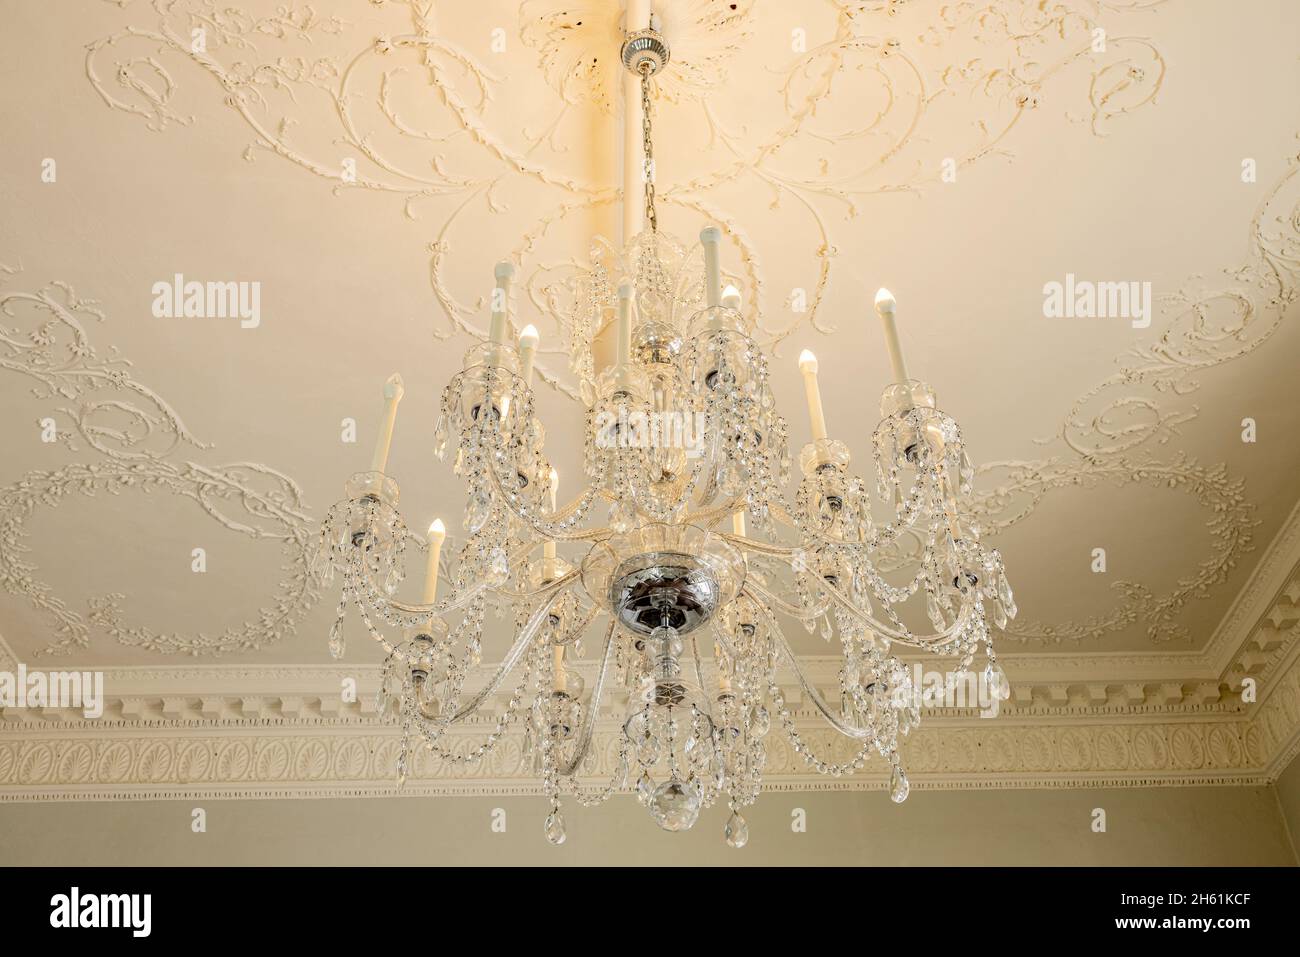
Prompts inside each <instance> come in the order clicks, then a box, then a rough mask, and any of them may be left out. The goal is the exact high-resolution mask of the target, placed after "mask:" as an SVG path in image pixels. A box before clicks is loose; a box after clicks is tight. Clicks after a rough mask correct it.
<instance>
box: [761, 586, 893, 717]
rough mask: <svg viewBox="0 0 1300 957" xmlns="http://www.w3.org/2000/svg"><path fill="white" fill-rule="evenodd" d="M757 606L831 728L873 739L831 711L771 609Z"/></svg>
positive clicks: (778, 645) (809, 695)
mask: <svg viewBox="0 0 1300 957" xmlns="http://www.w3.org/2000/svg"><path fill="white" fill-rule="evenodd" d="M748 589H749V585H746V586H745V590H746V591H748ZM751 597H753V596H751ZM755 604H757V605H758V607H759V608H760V609H761V610H762V614H763V616H764V617H765V618H766V619H767V627H768V629H769V630H770V631H771V633H772V635H773V637H774V639H775V641H776V645H777V648H779V649H780V651H781V654H782V655H783V656H784V657H785V660H786V661H787V662H789V664H790V670H791V671H793V672H794V676H795V680H796V681H798V682H799V687H800V688H802V689H803V692H804V694H806V695H807V696H808V698H809V700H810V701H812V703H813V707H815V708H816V709H817V710H818V711H820V712H821V714H822V717H824V718H825V719H826V720H827V722H828V723H829V724H830V726H831V727H833V728H834V729H835V730H836V731H838V732H839V733H840V734H842V735H844V736H845V737H849V738H854V739H856V740H858V741H865V740H867V739H868V738H869V737H871V732H870V730H868V729H863V728H854V727H852V726H850V725H847V724H845V723H844V722H842V721H841V720H840V719H839V718H838V717H837V716H836V715H835V713H834V712H832V711H831V709H830V706H829V705H827V704H826V701H825V700H824V699H823V698H822V696H821V693H820V692H818V691H817V689H816V688H814V687H813V685H812V684H811V683H810V682H809V681H808V678H807V676H806V675H804V673H803V669H802V668H800V667H799V659H798V658H796V657H795V654H794V652H793V651H792V650H791V649H790V645H789V643H788V642H787V641H786V640H785V634H784V633H783V632H782V630H781V625H780V623H779V622H778V621H777V620H776V617H775V616H774V615H773V614H772V611H771V609H770V608H768V607H766V606H765V605H764V604H763V603H762V602H755ZM773 684H775V682H773Z"/></svg>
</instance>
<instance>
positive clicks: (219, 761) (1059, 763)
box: [0, 658, 1300, 801]
mask: <svg viewBox="0 0 1300 957" xmlns="http://www.w3.org/2000/svg"><path fill="white" fill-rule="evenodd" d="M366 697H367V696H366V695H364V694H363V695H362V700H361V701H360V702H358V703H356V704H352V705H347V706H339V707H338V708H337V709H335V708H331V707H328V706H327V707H325V708H322V706H321V705H322V702H321V700H320V699H319V698H317V699H314V700H313V699H310V698H305V697H302V696H293V695H282V696H280V697H279V698H272V696H269V695H268V696H265V697H263V698H262V699H260V700H258V701H251V700H250V701H249V702H245V703H244V704H242V705H241V710H240V711H239V712H238V713H234V712H233V711H230V712H228V711H226V710H225V704H224V702H223V701H220V700H215V701H214V700H209V701H207V702H202V701H201V702H200V703H199V708H200V712H202V711H203V709H207V713H206V715H204V714H202V713H200V714H199V715H198V716H197V717H195V716H194V715H193V714H191V708H192V703H190V702H185V701H180V700H169V699H162V701H161V703H160V704H149V705H147V706H146V705H145V704H143V701H142V699H138V700H140V701H141V706H140V707H139V708H138V709H137V708H133V707H131V706H130V705H131V701H130V700H129V701H128V707H127V708H126V709H125V711H123V712H120V713H115V714H113V715H111V716H106V718H105V719H103V720H100V721H97V722H89V721H84V720H83V721H65V720H61V719H60V718H59V717H58V716H52V717H51V716H37V717H36V718H35V719H34V720H32V721H27V722H21V723H19V722H12V721H5V722H0V801H68V800H122V799H128V800H129V799H148V798H177V799H196V800H197V799H221V798H239V797H245V798H251V797H262V798H265V797H293V798H309V797H361V796H388V795H394V794H398V793H401V794H410V795H415V796H420V795H452V794H464V795H506V794H534V793H539V791H538V787H537V783H536V780H535V779H534V778H533V777H531V776H530V773H529V771H530V769H529V767H528V764H529V762H528V761H527V760H526V759H525V757H524V755H523V753H522V750H521V745H520V741H519V740H518V736H517V735H516V736H508V737H507V738H506V739H504V740H503V741H501V742H500V743H499V744H498V746H497V748H496V749H494V750H493V751H491V752H489V753H488V754H486V755H484V756H483V757H482V758H480V759H478V760H476V761H473V762H469V763H468V764H454V763H450V762H445V761H443V760H441V759H439V758H437V757H433V756H430V755H429V754H428V753H427V752H425V751H422V750H421V751H418V752H416V760H415V762H414V767H413V771H412V776H411V779H410V780H409V782H408V784H407V785H406V787H405V788H403V789H400V790H399V789H398V787H397V785H396V783H395V781H394V777H393V772H392V768H393V766H394V763H395V761H396V755H397V748H398V735H397V732H396V730H395V729H394V728H392V727H391V726H389V725H387V724H385V723H384V722H382V721H381V720H380V719H379V718H378V717H377V716H376V715H375V713H374V711H373V709H372V708H371V707H368V706H367V704H366V701H365V699H366ZM791 705H792V707H793V708H794V711H795V717H796V722H797V724H798V725H799V727H800V733H801V735H802V736H803V737H804V738H805V740H806V741H808V742H809V744H810V745H811V746H812V747H813V748H814V749H815V750H817V751H818V752H820V753H822V754H828V755H829V756H830V758H831V759H832V760H844V759H846V758H848V757H849V756H850V755H849V754H848V753H847V752H848V750H850V749H851V744H850V742H848V741H847V740H846V739H844V738H843V737H841V736H840V735H838V734H836V733H835V732H833V731H832V730H831V729H829V728H827V727H825V725H822V724H819V723H818V721H817V719H816V717H815V715H814V714H813V713H812V711H811V708H809V707H808V706H807V704H806V703H805V702H802V701H800V700H798V699H793V700H792V701H791ZM5 717H6V718H8V717H9V715H8V714H6V715H5ZM491 721H492V716H491V715H485V716H484V717H483V718H482V719H481V720H479V721H476V722H475V723H473V724H471V725H470V726H468V727H466V728H464V729H463V730H458V731H457V732H455V733H454V735H453V738H454V741H455V743H456V744H457V745H459V746H460V747H463V748H468V747H472V746H473V744H474V743H475V742H476V741H477V740H478V739H479V738H480V737H481V736H482V735H483V734H484V733H485V732H486V731H487V730H489V729H490V727H491ZM616 734H617V719H616V718H614V717H613V716H612V715H608V716H605V717H603V718H602V720H601V721H600V722H599V726H598V729H597V732H596V736H595V741H594V744H593V747H592V757H591V759H590V761H589V762H588V764H587V765H586V766H585V767H584V778H585V779H587V780H589V781H590V783H592V784H600V783H603V782H606V781H608V780H609V778H610V776H611V775H612V774H613V772H614V769H615V764H616V760H617V754H618V747H617V743H616V737H615V736H616ZM1297 751H1300V659H1296V658H1293V659H1292V661H1291V663H1290V666H1289V668H1288V670H1287V671H1286V673H1285V674H1284V675H1283V676H1282V677H1281V678H1280V679H1279V680H1277V681H1275V682H1274V683H1273V684H1272V685H1271V686H1270V688H1269V690H1268V694H1267V696H1266V697H1265V698H1264V699H1263V700H1262V701H1261V703H1260V705H1259V707H1258V708H1257V709H1255V711H1254V713H1253V714H1248V713H1246V712H1244V711H1238V712H1236V713H1232V714H1228V713H1218V714H1202V715H1199V716H1198V715H1194V714H1190V713H1184V714H1178V713H1166V714H1163V715H1161V714H1156V713H1150V714H1147V715H1144V716H1142V719H1140V720H1139V719H1138V718H1137V717H1136V716H1133V715H1129V716H1124V715H1116V716H1114V717H1112V718H1110V719H1107V717H1106V716H1105V715H1102V714H1094V715H1089V716H1083V715H1073V716H1070V715H1066V714H1060V713H1055V714H1054V713H1051V712H1049V711H1043V712H1041V713H1036V712H1035V711H1034V710H1033V709H1032V708H1031V709H1016V708H1012V709H1009V710H1008V712H1007V713H1004V714H1003V715H1001V716H1000V717H998V718H997V719H982V718H980V717H978V716H976V715H974V714H973V713H970V712H956V713H953V712H942V711H932V712H930V713H929V714H928V715H927V718H926V720H925V722H924V723H923V724H922V726H921V727H920V729H918V731H916V732H915V733H914V734H913V735H912V736H911V737H910V738H909V739H908V740H907V743H906V745H905V747H904V757H905V760H906V762H907V765H908V768H909V776H910V777H911V779H912V781H913V783H914V785H915V786H916V787H920V788H932V789H961V788H970V789H988V788H1026V787H1052V788H1083V787H1155V786H1161V787H1163V786H1189V785H1225V784H1242V785H1262V784H1267V783H1269V782H1271V781H1273V780H1275V779H1276V777H1277V776H1278V774H1280V773H1281V771H1282V770H1283V769H1284V768H1285V767H1286V765H1287V763H1288V762H1289V760H1290V759H1291V758H1292V757H1294V755H1295V754H1296V753H1297ZM886 777H887V775H886V772H885V771H884V770H883V769H882V767H881V766H880V765H879V764H878V763H876V762H873V763H872V764H871V765H869V766H868V768H867V769H866V770H865V771H863V772H860V773H859V774H857V775H853V776H849V777H844V778H826V777H822V776H819V775H815V774H813V773H811V771H810V769H809V768H808V767H807V766H806V765H804V763H803V760H802V759H801V758H800V757H799V756H798V755H796V754H795V752H794V751H793V750H792V748H791V747H790V745H789V744H788V742H787V741H786V740H785V738H784V737H783V736H781V735H780V734H779V732H775V731H774V732H773V733H772V736H771V737H770V738H769V752H768V771H767V773H766V776H765V780H766V782H767V783H766V784H765V789H766V790H769V791H807V790H871V789H875V788H879V787H883V786H884V784H885V779H886Z"/></svg>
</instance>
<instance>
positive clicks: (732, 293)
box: [722, 285, 740, 311]
mask: <svg viewBox="0 0 1300 957" xmlns="http://www.w3.org/2000/svg"><path fill="white" fill-rule="evenodd" d="M722 305H723V307H724V308H726V309H735V310H737V311H739V310H740V290H739V289H737V288H736V287H735V286H732V285H728V286H727V288H726V289H724V290H722Z"/></svg>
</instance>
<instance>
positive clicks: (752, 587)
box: [745, 575, 971, 653]
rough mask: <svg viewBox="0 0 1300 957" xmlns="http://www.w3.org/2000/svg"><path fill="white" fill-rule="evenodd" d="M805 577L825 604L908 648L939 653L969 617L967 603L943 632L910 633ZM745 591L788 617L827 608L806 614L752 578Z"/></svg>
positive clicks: (817, 579)
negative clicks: (821, 594) (834, 607)
mask: <svg viewBox="0 0 1300 957" xmlns="http://www.w3.org/2000/svg"><path fill="white" fill-rule="evenodd" d="M809 578H810V579H811V580H812V581H814V582H815V583H816V585H817V587H818V588H819V589H820V590H821V591H822V592H823V593H824V594H825V595H826V596H827V597H828V598H829V599H830V602H829V603H828V605H829V604H837V605H839V606H840V607H841V608H843V609H844V610H845V611H846V612H848V613H849V614H850V615H852V616H853V617H854V618H857V619H858V620H859V621H860V622H862V623H863V624H864V625H866V626H867V627H868V628H870V629H871V630H872V631H873V632H875V633H876V634H878V635H882V636H884V637H885V638H888V639H889V640H890V641H897V642H899V643H900V644H904V645H907V646H909V647H912V648H922V649H926V650H929V651H940V652H941V653H942V649H943V647H944V646H946V645H948V644H951V643H952V642H954V641H956V640H957V639H958V638H959V637H960V633H961V632H962V630H964V629H965V627H966V625H967V624H968V621H969V618H970V607H971V606H970V605H969V604H966V605H963V607H962V610H961V611H960V612H958V614H957V620H956V621H954V622H953V624H952V626H951V627H949V628H948V629H947V630H946V631H944V632H941V633H939V634H935V635H913V634H912V633H911V632H909V631H906V630H904V631H899V630H898V629H897V628H895V627H894V626H893V625H889V624H886V623H885V622H882V621H880V620H879V619H877V618H876V617H875V616H874V615H871V614H868V613H866V612H864V611H863V610H862V609H861V608H859V607H858V606H857V605H855V604H854V603H853V600H852V599H851V598H849V597H848V596H847V595H845V594H844V593H843V592H841V591H839V590H838V589H836V588H833V587H831V586H830V585H829V584H827V583H826V582H825V581H824V580H822V579H821V578H820V577H819V576H817V575H810V576H809ZM745 590H746V591H748V592H750V596H751V597H754V598H762V599H764V600H766V602H767V603H768V604H770V605H772V606H774V607H775V608H776V609H777V610H778V611H781V612H783V613H784V614H787V615H789V616H790V617H792V618H799V619H804V618H816V617H817V615H820V614H824V613H825V612H826V610H828V609H827V608H823V609H821V610H820V611H817V612H815V613H809V612H808V611H807V610H805V609H801V608H799V607H797V606H795V605H791V604H789V603H788V602H786V601H784V600H783V599H781V598H780V597H778V596H777V595H776V594H774V593H773V592H771V591H770V590H768V589H767V588H765V587H764V586H762V585H759V584H757V583H756V582H753V581H746V582H745ZM759 604H760V605H761V604H762V602H759Z"/></svg>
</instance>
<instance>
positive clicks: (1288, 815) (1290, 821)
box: [1274, 757, 1300, 860]
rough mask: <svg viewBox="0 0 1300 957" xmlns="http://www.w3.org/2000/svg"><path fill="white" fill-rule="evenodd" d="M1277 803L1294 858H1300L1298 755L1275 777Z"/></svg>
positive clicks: (1299, 764)
mask: <svg viewBox="0 0 1300 957" xmlns="http://www.w3.org/2000/svg"><path fill="white" fill-rule="evenodd" d="M1274 790H1275V791H1276V792H1277V803H1278V805H1279V806H1280V807H1281V809H1282V821H1283V823H1284V824H1285V825H1286V829H1287V831H1288V832H1289V834H1288V836H1289V837H1290V839H1291V847H1292V849H1293V850H1294V851H1295V855H1296V859H1297V860H1300V757H1297V758H1295V760H1293V761H1292V762H1291V764H1290V766H1289V767H1288V768H1287V769H1286V770H1285V771H1283V772H1282V774H1281V776H1280V777H1278V779H1277V787H1276V788H1274Z"/></svg>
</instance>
